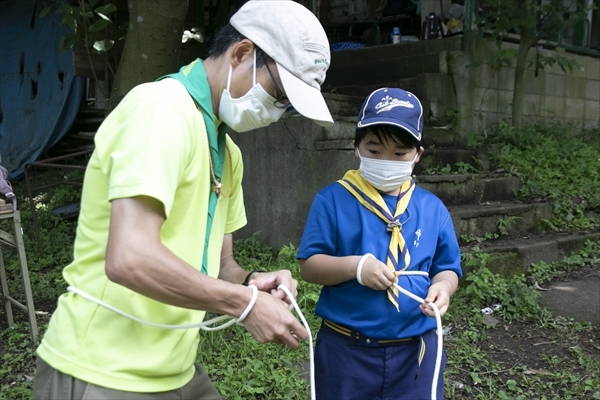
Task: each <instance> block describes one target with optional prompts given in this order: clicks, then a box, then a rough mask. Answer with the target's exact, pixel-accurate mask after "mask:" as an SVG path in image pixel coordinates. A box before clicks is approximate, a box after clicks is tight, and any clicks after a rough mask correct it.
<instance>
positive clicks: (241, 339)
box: [198, 234, 320, 400]
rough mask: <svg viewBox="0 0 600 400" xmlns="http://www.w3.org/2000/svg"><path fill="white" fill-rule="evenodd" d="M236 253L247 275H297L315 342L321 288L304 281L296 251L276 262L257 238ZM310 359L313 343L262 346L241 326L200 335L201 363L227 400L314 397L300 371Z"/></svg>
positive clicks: (290, 248) (290, 250) (300, 301)
mask: <svg viewBox="0 0 600 400" xmlns="http://www.w3.org/2000/svg"><path fill="white" fill-rule="evenodd" d="M234 253H235V257H236V261H238V263H239V264H240V265H243V266H244V268H246V269H250V268H255V269H256V268H260V269H264V270H266V271H274V270H280V269H287V270H290V271H291V272H292V276H293V277H294V278H295V279H296V280H298V293H299V294H298V299H297V302H298V306H299V307H300V309H301V311H302V313H303V315H304V317H305V318H306V320H307V322H308V324H309V326H310V330H311V333H312V335H313V337H314V336H315V334H316V332H317V330H318V327H319V320H318V319H317V318H316V316H315V315H314V312H313V311H314V307H315V305H316V302H317V300H318V296H319V292H320V287H319V286H317V285H313V284H310V283H307V282H305V281H304V280H302V279H301V278H300V268H299V263H298V261H297V260H296V249H295V248H294V246H293V245H291V244H290V245H289V246H284V247H283V248H282V249H281V250H280V251H279V252H278V253H277V256H276V257H274V256H273V254H274V251H273V249H272V248H271V247H270V246H268V245H266V244H264V243H260V242H259V241H258V239H257V234H255V235H254V236H253V237H252V238H250V239H246V240H238V241H236V242H235V244H234ZM248 265H252V267H247V266H248ZM313 345H314V344H313ZM308 359H309V349H308V341H305V342H304V343H302V344H301V346H300V348H299V349H297V350H290V349H288V348H287V347H284V346H278V345H273V344H267V345H264V344H259V343H257V342H256V341H255V340H254V339H253V338H252V336H251V335H250V333H248V332H247V331H245V330H244V329H243V328H242V327H240V326H235V327H233V328H229V329H226V330H222V331H215V332H201V333H200V346H199V349H198V361H199V362H200V363H201V364H202V365H203V366H204V367H205V369H206V370H207V372H208V374H209V375H210V376H211V379H213V381H214V383H215V385H216V386H217V388H218V389H219V392H220V393H221V395H222V396H223V398H226V399H255V398H256V399H263V398H266V399H298V400H304V399H306V398H308V397H309V394H308V393H309V389H308V385H307V383H306V380H304V379H302V377H301V376H300V375H299V372H298V370H302V369H303V367H302V366H303V364H305V363H306V361H307V360H308Z"/></svg>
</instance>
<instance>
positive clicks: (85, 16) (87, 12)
mask: <svg viewBox="0 0 600 400" xmlns="http://www.w3.org/2000/svg"><path fill="white" fill-rule="evenodd" d="M80 15H81V16H82V17H84V18H94V13H93V12H91V11H86V12H82V13H81V14H80Z"/></svg>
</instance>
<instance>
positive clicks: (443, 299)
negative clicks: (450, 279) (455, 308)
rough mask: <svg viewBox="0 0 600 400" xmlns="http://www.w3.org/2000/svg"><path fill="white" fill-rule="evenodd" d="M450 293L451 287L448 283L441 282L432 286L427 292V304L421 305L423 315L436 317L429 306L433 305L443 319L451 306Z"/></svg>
mask: <svg viewBox="0 0 600 400" xmlns="http://www.w3.org/2000/svg"><path fill="white" fill-rule="evenodd" d="M450 293H451V292H450V287H449V285H448V283H447V282H444V281H441V282H437V283H434V284H432V285H431V286H430V287H429V291H428V292H427V297H426V298H425V302H424V303H423V304H421V305H420V307H421V311H422V312H423V314H425V315H427V316H428V317H435V312H434V311H433V309H432V308H431V307H429V306H428V305H427V304H429V303H433V304H435V305H436V307H437V308H438V310H440V317H443V316H444V314H446V311H448V306H449V305H450Z"/></svg>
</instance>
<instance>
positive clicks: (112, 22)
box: [39, 0, 127, 54]
mask: <svg viewBox="0 0 600 400" xmlns="http://www.w3.org/2000/svg"><path fill="white" fill-rule="evenodd" d="M45 5H46V7H44V9H42V11H41V12H40V15H39V16H40V18H41V17H44V16H47V15H52V14H54V15H55V16H56V17H59V18H60V23H61V24H63V25H66V26H68V27H69V30H70V33H67V34H65V36H63V37H62V38H61V41H60V50H61V52H65V51H67V50H70V49H73V48H74V47H75V46H77V44H78V42H79V44H81V45H83V46H84V47H85V48H88V49H92V50H93V52H95V53H97V54H101V53H106V52H107V51H109V50H110V49H112V47H113V46H114V44H115V42H116V41H118V40H123V39H124V38H125V35H126V33H127V29H126V28H125V25H124V24H122V23H119V21H116V19H115V15H116V12H117V7H116V6H115V5H114V4H113V3H110V2H109V3H106V2H104V1H100V0H78V2H77V5H73V4H71V3H68V2H64V1H60V0H46V2H45Z"/></svg>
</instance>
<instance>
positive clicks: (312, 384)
mask: <svg viewBox="0 0 600 400" xmlns="http://www.w3.org/2000/svg"><path fill="white" fill-rule="evenodd" d="M278 289H281V290H283V291H284V292H285V294H287V296H288V298H289V299H290V301H291V302H292V306H294V310H296V312H297V313H298V316H299V317H300V320H301V321H302V324H303V325H304V327H305V328H306V330H307V331H308V354H309V359H310V398H311V400H316V398H317V394H316V392H315V355H314V351H313V342H312V333H311V332H310V327H309V326H308V322H306V319H305V318H304V314H302V311H300V307H298V303H296V300H294V296H292V293H290V291H289V289H288V288H287V287H285V286H283V285H279V287H278Z"/></svg>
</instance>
